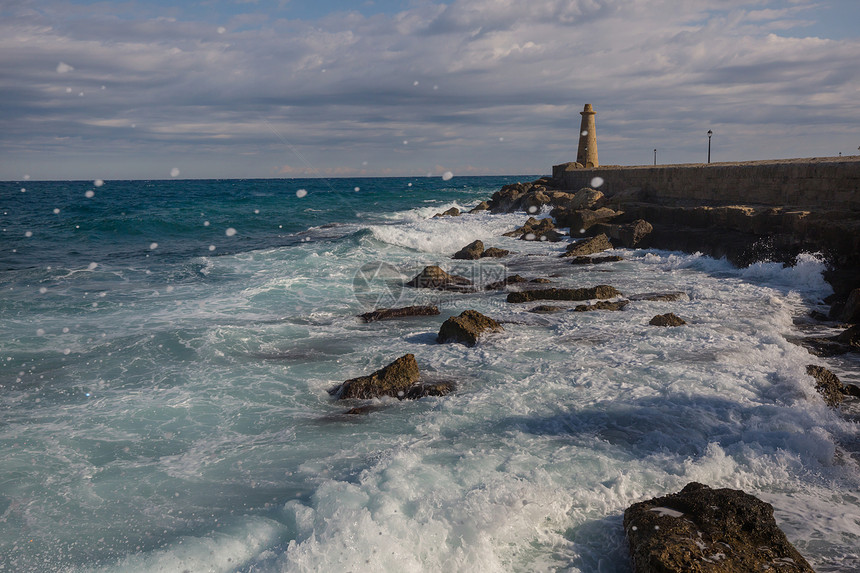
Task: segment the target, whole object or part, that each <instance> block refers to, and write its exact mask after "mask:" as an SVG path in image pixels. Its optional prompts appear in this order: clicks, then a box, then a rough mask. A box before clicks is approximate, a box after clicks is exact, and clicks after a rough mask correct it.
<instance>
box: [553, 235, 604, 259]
mask: <svg viewBox="0 0 860 573" xmlns="http://www.w3.org/2000/svg"><path fill="white" fill-rule="evenodd" d="M611 248H612V243H610V242H609V237H607V236H606V235H604V234H603V233H601V234H599V235H597V236H596V237H592V238H590V239H585V240H583V241H578V242H576V243H573V244H571V245H568V246H567V251H566V252H565V253H564V254H562V255H561V256H562V257H584V256H585V255H593V254H594V253H600V252H603V251H605V250H607V249H611Z"/></svg>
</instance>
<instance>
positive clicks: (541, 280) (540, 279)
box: [529, 277, 552, 285]
mask: <svg viewBox="0 0 860 573" xmlns="http://www.w3.org/2000/svg"><path fill="white" fill-rule="evenodd" d="M529 282H530V283H533V284H536V285H546V284H550V283H551V282H552V281H551V280H549V279H545V278H543V277H538V278H536V279H532V280H530V281H529Z"/></svg>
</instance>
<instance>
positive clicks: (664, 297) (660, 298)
mask: <svg viewBox="0 0 860 573" xmlns="http://www.w3.org/2000/svg"><path fill="white" fill-rule="evenodd" d="M628 298H629V299H630V300H648V301H654V302H676V301H686V300H690V295H688V294H687V293H685V292H682V291H673V292H644V293H641V294H634V295H632V296H630V297H628Z"/></svg>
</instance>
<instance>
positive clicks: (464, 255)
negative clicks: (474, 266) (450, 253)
mask: <svg viewBox="0 0 860 573" xmlns="http://www.w3.org/2000/svg"><path fill="white" fill-rule="evenodd" d="M483 254H484V243H483V242H482V241H480V240H478V241H472V242H471V243H469V244H468V245H466V246H465V247H463V248H462V249H460V250H459V251H457V252H456V253H454V257H453V258H455V259H462V260H474V259H480V258H481V256H482V255H483Z"/></svg>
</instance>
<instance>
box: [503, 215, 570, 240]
mask: <svg viewBox="0 0 860 573" xmlns="http://www.w3.org/2000/svg"><path fill="white" fill-rule="evenodd" d="M504 236H505V237H518V238H519V239H520V240H522V241H549V242H551V243H555V242H558V241H560V240H561V238H562V237H564V235H562V234H561V233H559V232H558V231H556V230H555V224H554V223H553V222H552V219H549V218H546V219H535V218H534V217H529V218H528V220H527V221H526V223H525V225H523V226H522V227H520V228H519V229H515V230H513V231H509V232H507V233H505V234H504Z"/></svg>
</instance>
